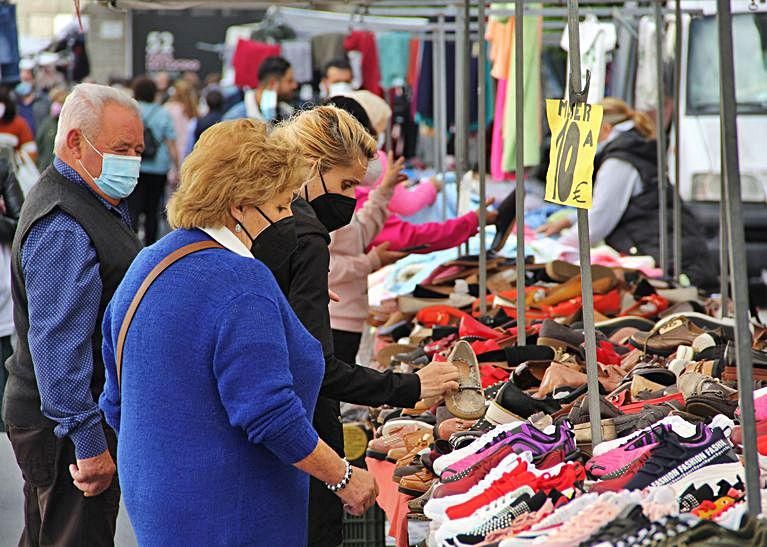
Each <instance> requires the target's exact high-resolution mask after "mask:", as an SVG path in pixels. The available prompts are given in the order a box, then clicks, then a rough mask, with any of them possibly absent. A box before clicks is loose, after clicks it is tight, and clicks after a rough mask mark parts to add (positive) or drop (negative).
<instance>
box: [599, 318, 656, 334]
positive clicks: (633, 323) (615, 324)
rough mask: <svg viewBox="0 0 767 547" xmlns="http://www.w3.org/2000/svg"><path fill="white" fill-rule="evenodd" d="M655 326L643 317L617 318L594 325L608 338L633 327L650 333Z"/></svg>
mask: <svg viewBox="0 0 767 547" xmlns="http://www.w3.org/2000/svg"><path fill="white" fill-rule="evenodd" d="M654 326H655V323H653V322H652V321H650V320H649V319H644V318H642V317H616V318H615V319H608V320H607V321H600V322H599V323H595V324H594V327H595V328H597V329H599V330H601V331H602V333H603V334H604V335H605V336H608V337H609V336H612V335H613V334H614V333H615V332H617V331H619V330H620V329H622V328H624V327H633V328H635V329H639V330H640V331H643V332H650V331H651V330H652V328H653V327H654Z"/></svg>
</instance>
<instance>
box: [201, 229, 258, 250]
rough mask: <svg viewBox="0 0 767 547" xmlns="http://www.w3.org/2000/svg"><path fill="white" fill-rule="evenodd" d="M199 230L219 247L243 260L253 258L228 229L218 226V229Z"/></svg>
mask: <svg viewBox="0 0 767 547" xmlns="http://www.w3.org/2000/svg"><path fill="white" fill-rule="evenodd" d="M200 230H202V231H203V232H205V233H206V234H208V235H209V236H210V237H212V238H213V239H215V240H216V241H218V242H219V243H220V244H221V245H223V246H224V247H226V248H227V249H229V250H230V251H232V252H233V253H236V254H238V255H240V256H244V257H245V258H253V253H251V252H250V249H248V248H247V247H246V246H245V245H244V244H243V242H242V241H240V238H238V237H237V236H236V235H234V234H233V233H232V231H231V230H230V229H229V228H226V227H225V226H220V227H218V228H200Z"/></svg>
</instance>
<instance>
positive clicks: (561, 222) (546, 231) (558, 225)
mask: <svg viewBox="0 0 767 547" xmlns="http://www.w3.org/2000/svg"><path fill="white" fill-rule="evenodd" d="M572 225H573V223H572V222H571V221H570V219H569V218H559V219H557V220H551V221H549V222H547V223H546V224H544V225H543V226H541V227H540V228H538V229H537V230H536V232H538V233H539V234H543V235H544V236H546V237H549V236H553V235H557V234H558V233H560V232H561V231H562V230H565V229H567V228H569V227H570V226H572Z"/></svg>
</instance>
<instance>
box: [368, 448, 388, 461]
mask: <svg viewBox="0 0 767 547" xmlns="http://www.w3.org/2000/svg"><path fill="white" fill-rule="evenodd" d="M386 454H388V452H387V453H383V452H376V451H374V450H365V456H367V457H368V458H373V459H374V460H379V461H382V462H383V461H386Z"/></svg>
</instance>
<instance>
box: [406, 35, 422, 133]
mask: <svg viewBox="0 0 767 547" xmlns="http://www.w3.org/2000/svg"><path fill="white" fill-rule="evenodd" d="M422 52H423V49H422V47H421V41H420V40H415V39H413V40H410V58H409V60H408V67H407V81H408V84H410V88H411V89H412V96H413V100H411V101H410V115H411V116H412V117H413V120H415V117H416V113H417V111H418V101H417V98H418V86H419V83H420V76H421V53H422Z"/></svg>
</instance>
